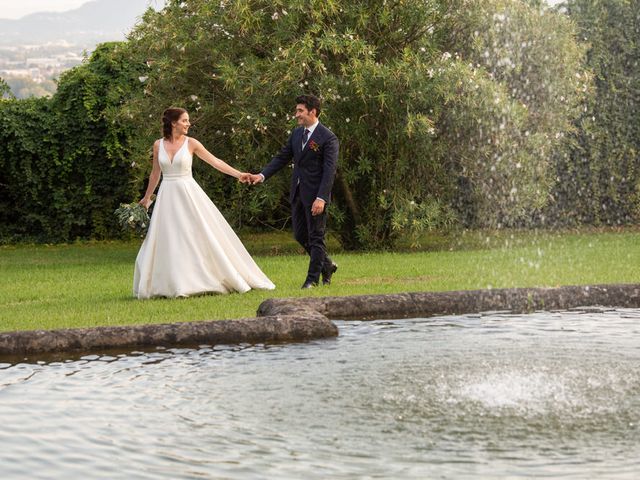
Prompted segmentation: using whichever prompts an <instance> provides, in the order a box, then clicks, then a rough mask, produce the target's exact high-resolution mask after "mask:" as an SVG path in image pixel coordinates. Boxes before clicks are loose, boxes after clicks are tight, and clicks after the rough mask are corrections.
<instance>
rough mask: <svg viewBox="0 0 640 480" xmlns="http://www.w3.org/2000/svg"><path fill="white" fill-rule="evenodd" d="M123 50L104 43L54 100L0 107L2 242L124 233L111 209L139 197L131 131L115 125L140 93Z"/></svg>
mask: <svg viewBox="0 0 640 480" xmlns="http://www.w3.org/2000/svg"><path fill="white" fill-rule="evenodd" d="M125 53H126V52H124V46H123V45H122V44H118V43H108V44H102V45H100V46H99V47H98V48H97V49H96V51H95V52H94V53H93V54H92V55H91V57H90V58H89V59H88V61H87V62H85V63H84V64H82V65H81V66H79V67H76V68H74V69H72V70H70V71H68V72H66V73H65V74H64V75H63V76H62V78H61V79H60V82H59V86H58V91H57V93H56V94H55V95H54V96H53V97H52V98H38V99H27V100H15V99H5V100H2V101H0V241H2V242H3V243H7V242H13V241H25V240H30V241H53V242H56V241H70V240H75V239H81V238H106V237H113V236H117V235H119V230H118V227H117V225H116V223H115V218H114V216H113V211H114V210H115V208H116V207H117V206H118V204H119V203H120V202H124V201H127V202H129V201H131V200H133V198H134V197H135V196H136V195H137V192H135V184H134V182H133V181H132V180H131V178H132V173H131V172H132V170H133V169H132V168H131V160H130V159H129V153H128V149H129V147H128V146H129V144H130V143H131V141H130V136H131V131H132V130H131V126H130V125H127V124H126V123H125V122H123V121H121V120H119V121H117V122H116V121H114V120H112V118H113V115H114V112H115V111H116V110H117V108H118V106H119V105H120V103H121V102H122V101H124V100H125V99H127V98H129V97H130V96H131V95H133V94H135V93H137V92H138V91H139V90H141V83H140V81H139V80H138V76H139V73H138V72H137V69H136V66H135V65H132V64H130V63H129V61H128V60H127V55H126V54H125Z"/></svg>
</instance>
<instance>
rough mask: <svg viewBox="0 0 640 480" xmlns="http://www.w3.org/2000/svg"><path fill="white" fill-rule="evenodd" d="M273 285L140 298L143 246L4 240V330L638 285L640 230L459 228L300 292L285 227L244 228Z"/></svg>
mask: <svg viewBox="0 0 640 480" xmlns="http://www.w3.org/2000/svg"><path fill="white" fill-rule="evenodd" d="M241 237H242V239H243V241H244V242H245V244H246V245H247V248H248V249H249V251H250V252H252V254H253V255H254V258H255V260H256V262H257V263H258V264H259V265H260V267H261V268H262V269H263V271H264V272H265V273H266V274H267V275H268V276H269V277H270V278H271V279H272V280H273V282H274V283H275V284H276V287H277V288H276V290H275V291H260V290H258V291H251V292H248V293H245V294H230V295H203V296H199V297H191V298H188V299H153V300H144V301H140V300H136V299H134V298H133V297H132V296H131V287H132V277H133V265H134V260H135V257H136V254H137V251H138V248H139V245H140V242H139V241H130V242H91V243H78V244H69V245H17V246H3V247H0V275H1V277H0V331H14V330H33V329H54V328H68V327H91V326H102V325H126V324H142V323H164V322H177V321H199V320H213V319H232V318H242V317H252V316H255V312H256V309H257V308H258V305H260V303H261V302H262V301H263V300H265V299H267V298H271V297H295V296H304V295H314V296H334V295H358V294H385V293H398V292H411V291H445V290H468V289H480V288H503V287H533V286H559V285H585V284H604V283H640V269H639V268H638V266H639V265H640V248H639V245H640V232H639V231H638V230H637V229H628V230H621V231H582V232H564V233H549V232H522V231H517V232H509V231H499V232H485V231H482V232H457V233H455V234H448V235H442V234H433V235H430V236H427V237H425V239H424V242H423V248H424V249H425V250H423V251H419V252H412V251H397V252H373V253H350V252H344V251H338V250H337V247H336V244H335V241H333V242H332V251H337V252H338V253H335V254H333V255H332V256H333V258H334V260H335V261H336V262H337V263H338V264H339V266H340V268H339V270H338V272H337V274H336V275H335V277H334V283H333V285H331V286H328V287H319V288H316V289H313V290H311V291H302V290H300V285H301V284H302V282H303V280H304V277H305V274H306V268H307V264H308V263H307V262H308V260H307V257H306V256H305V255H303V254H302V253H301V252H300V251H299V249H298V247H297V246H296V245H295V243H294V242H293V241H292V240H291V239H290V236H289V234H287V233H282V234H281V233H277V234H258V235H255V234H253V235H251V234H244V235H241Z"/></svg>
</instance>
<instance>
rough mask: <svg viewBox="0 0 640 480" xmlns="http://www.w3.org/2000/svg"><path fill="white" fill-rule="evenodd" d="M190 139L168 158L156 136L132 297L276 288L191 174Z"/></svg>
mask: <svg viewBox="0 0 640 480" xmlns="http://www.w3.org/2000/svg"><path fill="white" fill-rule="evenodd" d="M188 142H189V138H188V137H187V138H186V139H185V141H184V143H183V145H182V147H180V149H179V150H178V151H177V152H176V154H175V155H174V157H173V160H171V159H170V158H169V155H168V154H167V152H166V150H165V149H164V140H160V148H159V150H160V151H159V153H158V160H159V162H160V169H161V170H162V183H161V185H160V189H159V191H158V195H157V198H156V203H155V206H154V209H153V215H152V216H151V222H150V224H149V229H148V232H147V236H146V238H145V239H144V242H143V243H142V246H141V247H140V251H139V252H138V257H137V258H136V265H135V273H134V276H133V294H134V296H136V297H138V298H140V299H142V298H151V297H188V296H190V295H195V294H201V293H207V292H215V293H229V292H247V291H248V290H251V289H252V288H260V289H268V290H270V289H273V288H275V285H274V284H273V283H272V282H271V280H269V279H268V278H267V276H266V275H265V274H264V273H263V272H262V271H261V270H260V268H259V267H258V265H256V263H255V262H254V261H253V259H252V258H251V255H249V252H247V250H246V249H245V248H244V245H242V242H241V241H240V239H239V238H238V236H237V235H236V234H235V232H234V231H233V229H232V228H231V227H230V226H229V224H228V223H227V221H226V220H225V218H224V217H223V216H222V214H221V213H220V212H219V211H218V209H217V208H216V206H215V205H214V204H213V202H212V201H211V200H210V199H209V197H208V196H207V194H206V193H205V192H204V190H202V188H201V187H200V185H198V184H197V183H196V181H195V180H194V179H193V177H192V175H191V164H192V161H193V157H192V155H190V154H189V147H188Z"/></svg>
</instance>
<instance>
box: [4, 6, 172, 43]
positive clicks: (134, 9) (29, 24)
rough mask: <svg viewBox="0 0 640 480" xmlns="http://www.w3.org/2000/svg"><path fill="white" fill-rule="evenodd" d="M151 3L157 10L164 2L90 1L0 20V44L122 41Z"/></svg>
mask: <svg viewBox="0 0 640 480" xmlns="http://www.w3.org/2000/svg"><path fill="white" fill-rule="evenodd" d="M16 1H20V0H16ZM150 4H151V5H153V6H155V7H156V8H158V7H162V5H164V1H162V0H154V1H152V0H93V1H89V2H88V3H86V4H84V5H82V6H81V7H79V8H76V9H75V10H69V11H66V12H43V13H33V14H31V15H27V16H25V17H22V18H20V19H17V20H12V19H0V45H25V44H41V43H45V42H53V41H56V40H66V41H67V42H71V43H75V44H96V43H99V42H104V41H111V40H122V39H124V37H125V35H126V34H127V33H128V32H129V31H130V30H131V28H132V27H133V26H134V25H135V24H136V22H137V21H138V20H139V19H140V17H141V15H142V14H143V13H144V12H145V11H146V9H147V8H148V6H149V5H150Z"/></svg>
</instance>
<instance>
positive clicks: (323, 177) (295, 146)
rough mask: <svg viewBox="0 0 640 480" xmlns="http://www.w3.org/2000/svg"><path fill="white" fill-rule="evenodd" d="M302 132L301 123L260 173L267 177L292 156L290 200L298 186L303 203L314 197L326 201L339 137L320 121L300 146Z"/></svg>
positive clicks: (335, 165) (336, 158) (334, 173)
mask: <svg viewBox="0 0 640 480" xmlns="http://www.w3.org/2000/svg"><path fill="white" fill-rule="evenodd" d="M303 132H304V127H298V128H296V129H295V130H294V131H293V132H291V135H290V136H289V139H288V140H287V143H286V144H285V145H284V146H283V147H282V149H281V150H280V153H278V154H277V155H276V156H274V157H273V158H272V159H271V161H270V162H269V163H268V164H267V166H266V167H264V169H263V170H262V172H261V173H262V175H264V178H265V180H266V179H268V178H269V177H271V176H272V175H274V174H275V173H277V172H278V171H280V170H281V169H282V168H283V167H284V166H286V165H288V164H289V162H291V161H292V160H293V174H292V175H291V193H290V194H289V201H291V202H293V197H294V196H295V194H296V189H299V191H300V199H301V200H302V203H303V204H305V205H311V204H312V203H313V202H314V200H315V199H316V198H321V199H323V200H324V201H325V202H326V203H327V204H329V203H330V202H331V188H332V187H333V180H334V179H335V177H336V169H337V167H338V149H339V142H338V137H336V136H335V135H334V134H333V132H332V131H331V130H329V129H328V128H327V127H325V126H324V125H322V124H321V123H319V124H318V126H317V127H316V128H315V130H314V131H313V133H312V134H311V137H309V139H308V140H307V143H306V145H305V146H304V148H302V134H303Z"/></svg>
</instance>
